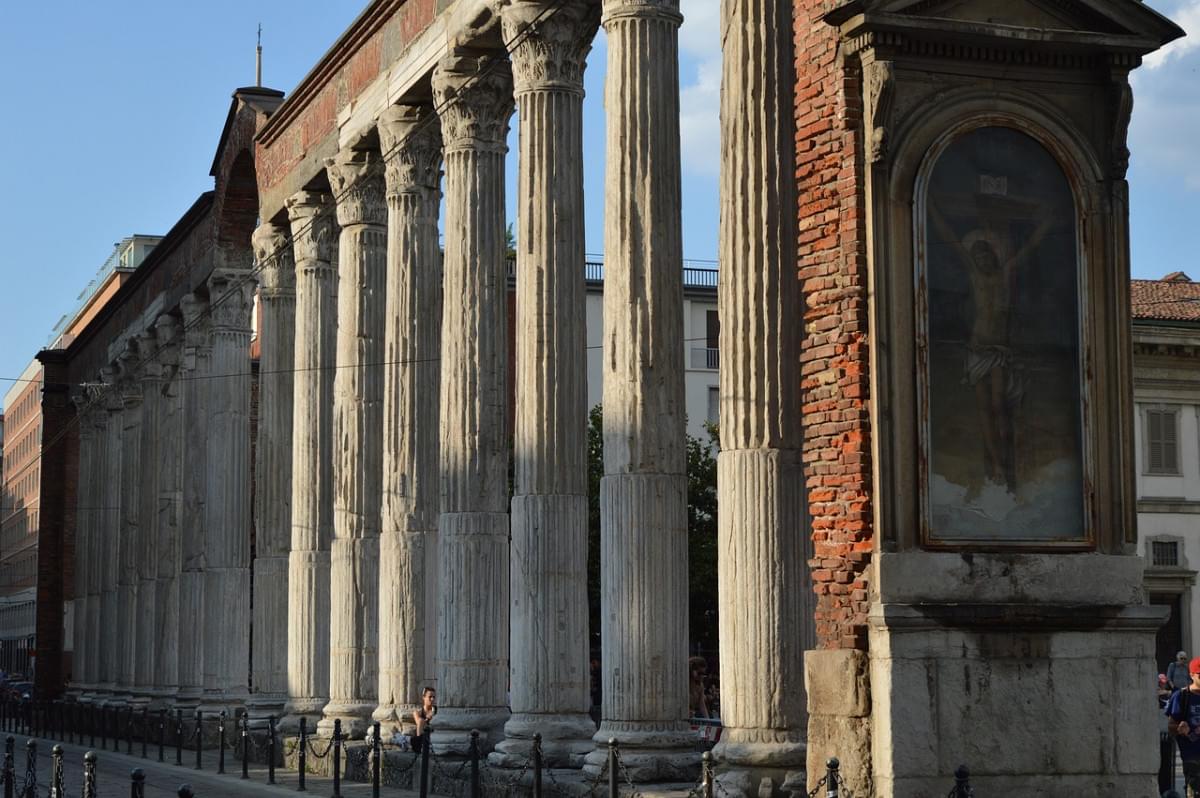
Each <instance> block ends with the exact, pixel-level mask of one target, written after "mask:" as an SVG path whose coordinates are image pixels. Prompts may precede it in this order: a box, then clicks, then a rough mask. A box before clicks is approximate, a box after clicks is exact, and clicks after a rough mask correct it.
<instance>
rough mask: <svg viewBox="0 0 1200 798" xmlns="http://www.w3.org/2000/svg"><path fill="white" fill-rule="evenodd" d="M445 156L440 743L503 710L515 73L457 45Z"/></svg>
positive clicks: (455, 741) (444, 109)
mask: <svg viewBox="0 0 1200 798" xmlns="http://www.w3.org/2000/svg"><path fill="white" fill-rule="evenodd" d="M433 93H434V99H435V103H436V106H437V108H438V109H439V114H440V118H441V123H442V139H443V141H444V150H445V160H446V223H445V230H446V233H445V245H446V249H445V256H444V261H443V296H444V304H443V307H442V373H441V407H440V409H439V418H440V424H439V427H440V430H441V442H440V452H439V455H440V464H441V465H440V472H441V515H440V516H439V517H438V584H439V585H441V586H442V589H441V590H440V591H438V599H437V601H438V610H437V612H438V620H437V625H438V630H437V636H438V637H437V675H438V689H439V693H440V695H439V707H440V712H439V714H438V738H437V739H438V743H437V744H438V746H439V750H445V751H452V752H466V750H467V747H468V744H469V740H470V731H471V729H478V730H479V731H480V732H482V733H483V737H482V741H483V743H484V745H485V749H486V748H491V747H492V746H494V745H495V743H496V741H497V740H498V739H499V737H500V735H501V733H502V726H503V724H504V722H505V720H507V719H508V709H507V703H508V702H507V700H506V695H505V693H506V687H507V682H508V668H507V667H506V664H507V659H508V502H509V496H508V460H509V450H510V443H509V436H508V419H507V416H508V413H507V412H506V407H505V404H506V396H507V375H506V371H507V367H508V364H507V359H508V353H507V351H506V350H507V348H508V347H507V345H506V342H507V340H508V322H507V317H508V307H507V306H508V297H507V296H506V294H507V284H508V280H507V278H506V275H505V265H504V154H505V152H506V150H507V148H506V146H505V138H506V136H507V133H508V120H509V117H510V116H511V115H512V109H513V101H512V73H511V69H510V67H509V65H508V62H507V61H506V60H503V59H502V57H501V56H488V55H482V56H465V55H458V54H452V55H450V56H447V57H446V58H444V59H442V61H441V62H440V63H439V64H438V66H437V68H436V69H435V70H434V73H433Z"/></svg>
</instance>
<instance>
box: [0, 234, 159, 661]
mask: <svg viewBox="0 0 1200 798" xmlns="http://www.w3.org/2000/svg"><path fill="white" fill-rule="evenodd" d="M160 240H161V237H160V236H146V235H133V236H129V237H127V238H125V239H123V240H121V241H120V242H118V243H117V244H115V245H114V246H113V251H112V254H111V255H109V257H108V259H107V260H106V261H105V262H104V265H103V266H101V267H100V269H99V271H97V272H96V276H95V277H93V278H92V280H91V282H89V283H88V285H87V286H86V287H85V288H84V289H83V291H81V292H80V294H79V296H78V298H77V301H76V305H75V307H74V308H73V309H72V310H71V311H69V312H68V313H66V314H64V315H63V316H62V318H60V319H59V321H58V323H57V324H55V326H54V329H53V331H52V333H51V336H50V340H49V346H50V348H61V347H65V346H67V345H68V344H70V342H71V341H73V340H74V339H75V336H76V335H77V334H78V332H79V330H81V329H83V328H84V327H85V326H86V325H87V323H88V322H89V321H91V319H92V318H93V317H95V315H96V313H97V312H98V311H99V310H100V308H102V307H104V304H105V303H106V302H108V300H109V299H110V298H111V297H112V296H113V294H115V293H116V292H117V289H119V288H120V287H121V285H122V284H123V283H124V282H125V280H126V278H127V277H128V276H129V275H130V274H131V273H132V272H133V270H134V269H136V268H137V266H138V264H140V263H141V262H142V260H144V259H145V257H146V256H147V255H148V254H150V251H151V250H153V249H154V247H155V245H156V244H158V242H159V241H160ZM0 407H2V408H3V409H4V418H5V419H6V420H7V426H8V435H7V436H4V437H3V458H2V460H0V463H2V464H3V465H2V468H0V669H3V670H5V671H9V672H19V673H22V674H25V675H29V672H30V671H31V666H32V662H31V655H32V654H33V653H34V652H35V651H36V647H35V639H34V638H35V635H34V628H35V618H36V586H37V565H38V555H37V553H38V547H37V542H38V534H37V532H38V523H39V520H40V518H39V515H40V512H39V510H40V506H39V499H40V486H41V453H42V365H41V364H40V363H39V362H38V361H37V360H30V362H29V365H27V366H26V367H25V370H24V372H22V374H21V375H20V378H19V379H18V380H17V381H16V382H14V383H13V385H12V387H10V388H9V390H8V392H7V393H5V394H4V399H3V403H2V404H0ZM67 615H68V617H69V611H68V613H67ZM67 639H68V640H69V639H70V637H69V636H68V638H67Z"/></svg>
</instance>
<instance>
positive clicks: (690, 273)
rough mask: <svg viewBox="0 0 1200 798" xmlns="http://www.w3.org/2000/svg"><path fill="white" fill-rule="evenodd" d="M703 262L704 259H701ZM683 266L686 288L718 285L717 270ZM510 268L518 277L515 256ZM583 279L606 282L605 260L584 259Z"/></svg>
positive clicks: (514, 275) (510, 276) (508, 267)
mask: <svg viewBox="0 0 1200 798" xmlns="http://www.w3.org/2000/svg"><path fill="white" fill-rule="evenodd" d="M701 262H702V263H703V261H701ZM684 264H685V265H684V267H683V287H684V288H712V289H714V290H715V289H716V287H717V270H716V269H709V268H702V267H699V266H688V265H686V264H687V261H684ZM506 266H507V270H508V279H510V280H513V279H516V276H517V262H516V260H515V259H514V258H509V259H508V262H507V264H506ZM583 279H584V280H586V281H588V282H589V283H603V282H604V262H603V261H598V260H588V261H584V264H583Z"/></svg>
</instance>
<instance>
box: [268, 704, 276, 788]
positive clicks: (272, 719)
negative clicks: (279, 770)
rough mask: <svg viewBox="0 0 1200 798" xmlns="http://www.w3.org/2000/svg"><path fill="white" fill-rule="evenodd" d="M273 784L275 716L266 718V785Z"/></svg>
mask: <svg viewBox="0 0 1200 798" xmlns="http://www.w3.org/2000/svg"><path fill="white" fill-rule="evenodd" d="M274 783H275V716H274V715H271V716H270V717H268V718H267V784H274Z"/></svg>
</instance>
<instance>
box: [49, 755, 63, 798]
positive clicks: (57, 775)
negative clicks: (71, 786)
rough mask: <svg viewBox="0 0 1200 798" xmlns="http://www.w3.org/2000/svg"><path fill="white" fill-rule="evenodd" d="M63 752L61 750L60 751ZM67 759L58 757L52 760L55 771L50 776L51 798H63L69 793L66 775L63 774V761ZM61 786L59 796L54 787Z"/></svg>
mask: <svg viewBox="0 0 1200 798" xmlns="http://www.w3.org/2000/svg"><path fill="white" fill-rule="evenodd" d="M60 751H61V749H60ZM64 758H65V757H62V756H57V757H55V758H54V759H53V760H52V763H53V764H52V766H53V768H54V771H53V772H52V773H51V775H50V788H51V789H50V798H61V796H64V795H66V793H67V780H66V774H64V773H63V759H64ZM55 784H58V785H60V788H59V790H58V794H57V795H55V791H54V785H55Z"/></svg>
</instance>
